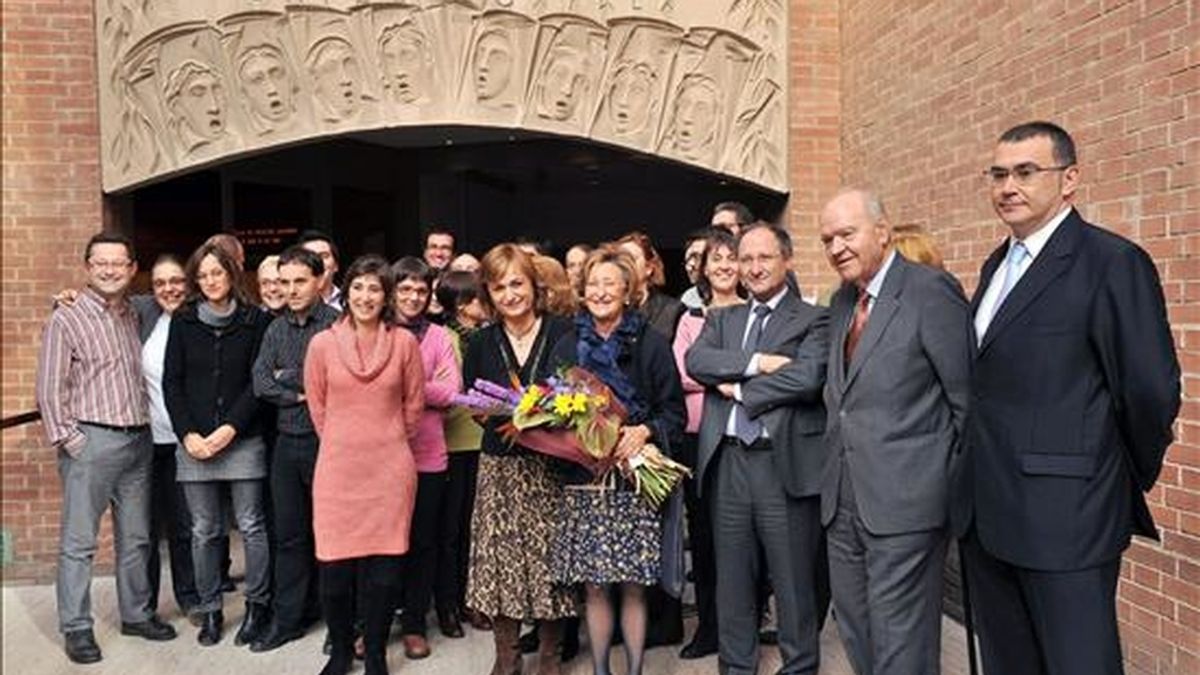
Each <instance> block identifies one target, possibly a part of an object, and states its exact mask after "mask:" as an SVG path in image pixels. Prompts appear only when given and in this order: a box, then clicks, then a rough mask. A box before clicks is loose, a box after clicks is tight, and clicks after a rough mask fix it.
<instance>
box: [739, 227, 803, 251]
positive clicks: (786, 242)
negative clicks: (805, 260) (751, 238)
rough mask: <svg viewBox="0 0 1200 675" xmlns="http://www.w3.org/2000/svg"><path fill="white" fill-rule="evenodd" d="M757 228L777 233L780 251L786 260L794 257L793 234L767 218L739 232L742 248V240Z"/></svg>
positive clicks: (776, 238)
mask: <svg viewBox="0 0 1200 675" xmlns="http://www.w3.org/2000/svg"><path fill="white" fill-rule="evenodd" d="M755 230H767V231H768V232H770V233H771V234H773V235H775V240H776V241H778V242H779V252H780V253H781V254H783V258H784V260H788V259H790V258H791V257H792V235H790V234H788V231H787V230H785V229H783V228H782V227H780V226H778V225H776V224H775V223H768V222H766V221H765V220H760V221H758V222H756V223H754V224H753V225H751V226H750V227H747V228H745V229H743V230H742V231H741V233H740V234H738V238H737V245H738V248H741V246H742V240H743V239H745V238H746V235H748V234H750V233H751V232H754V231H755Z"/></svg>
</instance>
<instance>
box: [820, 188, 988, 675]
mask: <svg viewBox="0 0 1200 675" xmlns="http://www.w3.org/2000/svg"><path fill="white" fill-rule="evenodd" d="M820 223H821V242H822V244H824V247H825V255H826V256H827V257H828V258H829V262H830V264H831V265H832V266H833V267H834V269H836V270H837V272H838V275H839V276H841V278H842V286H841V288H840V289H839V290H838V291H837V293H835V294H834V296H833V300H832V302H831V303H830V312H829V314H830V326H831V328H830V332H831V334H832V336H833V339H832V341H831V344H830V352H829V377H828V379H827V381H826V383H825V407H826V409H827V410H828V411H829V422H828V426H827V431H826V439H827V440H828V442H829V450H830V454H831V457H830V459H829V462H828V463H827V464H826V467H825V479H824V481H823V484H822V489H821V523H822V524H823V525H824V526H825V527H826V528H827V529H826V536H827V538H828V542H829V544H828V545H829V575H830V582H831V587H832V590H833V602H834V608H835V611H836V612H837V619H838V633H839V634H840V635H841V637H842V642H843V644H845V646H846V652H847V654H848V656H849V657H850V663H851V665H852V666H853V667H854V671H855V672H856V673H858V675H884V674H894V675H909V674H911V673H921V674H922V675H936V674H937V673H938V672H939V670H940V659H941V635H942V622H941V607H942V562H943V560H944V559H945V554H946V524H947V513H948V508H947V507H948V502H947V494H948V492H949V476H948V472H949V467H950V466H951V464H952V463H954V462H955V461H956V460H957V458H958V454H959V448H960V439H961V434H962V429H963V422H964V420H965V418H966V414H967V400H968V399H969V398H970V394H969V391H968V386H969V380H970V365H971V326H970V319H969V316H968V311H967V299H966V297H965V296H964V295H963V292H962V288H961V287H960V286H959V284H958V281H956V280H955V279H954V277H952V276H950V275H949V274H947V273H945V272H943V271H941V270H937V269H933V268H931V267H925V266H922V265H917V264H915V263H911V262H909V261H907V260H905V259H904V258H903V257H902V256H900V255H898V254H897V253H896V251H895V250H894V249H893V248H892V232H891V225H890V224H889V223H888V219H887V214H886V212H885V211H884V208H883V203H882V202H881V201H880V199H879V198H878V197H877V196H875V195H874V194H872V193H870V192H867V191H864V190H853V189H849V190H843V191H842V192H840V193H838V195H837V196H835V197H834V198H833V199H832V200H831V201H830V202H829V204H827V205H826V206H825V208H824V210H823V211H822V212H821V218H820Z"/></svg>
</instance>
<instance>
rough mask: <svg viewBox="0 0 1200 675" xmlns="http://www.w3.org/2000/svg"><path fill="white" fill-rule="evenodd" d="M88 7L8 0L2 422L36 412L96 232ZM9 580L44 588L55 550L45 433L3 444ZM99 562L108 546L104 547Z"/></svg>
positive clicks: (26, 430)
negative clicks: (56, 304)
mask: <svg viewBox="0 0 1200 675" xmlns="http://www.w3.org/2000/svg"><path fill="white" fill-rule="evenodd" d="M92 5H93V3H92V2H91V1H90V0H58V1H56V2H47V1H46V0H39V1H36V2H35V1H30V0H5V1H4V5H3V15H2V19H0V22H2V26H3V27H2V31H3V64H4V70H3V102H4V104H3V111H4V112H3V122H4V126H3V138H4V141H3V205H2V208H0V214H2V220H0V224H2V228H0V240H2V241H3V260H2V264H0V269H2V272H0V274H2V277H0V279H2V280H0V284H2V285H3V293H0V303H2V304H0V318H2V319H3V321H2V322H0V323H2V325H3V334H2V345H3V352H2V354H0V358H2V362H3V369H2V371H3V403H2V405H0V408H2V411H3V415H4V416H5V417H8V416H10V415H14V414H17V413H21V412H26V411H29V410H33V408H34V399H33V390H34V373H35V367H36V366H35V364H36V361H37V352H38V345H39V343H40V341H41V338H40V334H41V328H42V323H43V321H44V320H45V318H46V316H47V314H48V311H49V298H50V295H51V293H52V291H53V290H54V289H58V288H62V287H63V286H64V285H65V284H73V285H75V286H78V285H79V284H80V283H81V281H82V272H83V267H82V265H83V258H82V255H83V251H82V249H83V245H84V243H85V242H86V241H87V238H88V237H89V236H91V235H92V234H93V233H94V232H96V231H97V230H99V229H100V227H101V219H102V218H101V196H100V154H99V153H100V147H99V143H100V129H99V125H98V123H97V117H96V74H95V48H94V46H93V35H94V32H93V29H92V21H93V18H92ZM0 491H2V492H3V497H2V499H0V526H3V527H4V528H5V529H6V530H8V531H9V534H10V536H11V539H10V541H11V542H12V556H13V558H12V563H11V564H9V565H7V566H6V567H4V569H3V574H4V579H5V581H10V580H31V579H36V580H47V579H50V578H52V575H53V572H54V565H53V563H54V559H55V556H56V553H57V541H58V518H59V510H58V500H59V487H58V475H57V468H56V462H55V454H54V452H53V451H52V450H50V449H48V448H47V447H46V444H45V441H44V439H43V437H42V434H41V425H40V424H31V425H26V426H23V427H18V428H15V429H10V430H8V431H5V432H3V436H0ZM101 550H102V551H107V553H103V554H102V560H109V559H111V546H109V545H108V544H107V543H102V545H101Z"/></svg>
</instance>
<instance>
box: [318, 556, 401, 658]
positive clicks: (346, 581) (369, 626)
mask: <svg viewBox="0 0 1200 675" xmlns="http://www.w3.org/2000/svg"><path fill="white" fill-rule="evenodd" d="M317 569H318V570H319V574H320V578H321V581H320V589H321V609H322V611H323V613H324V615H325V622H326V624H327V625H328V626H329V639H330V642H331V644H332V648H333V656H334V658H335V659H339V660H343V661H345V660H348V658H349V654H350V650H351V648H352V647H351V645H352V644H353V642H354V618H355V614H356V610H357V613H359V614H361V615H362V617H363V623H364V627H363V638H364V640H365V642H366V648H367V655H368V658H370V657H371V656H372V655H375V656H383V655H384V648H385V644H386V642H387V635H388V629H389V628H390V627H391V625H392V612H393V611H394V610H395V608H396V599H397V596H398V594H399V592H400V577H401V575H402V574H403V573H404V558H403V556H398V555H374V556H366V557H363V558H349V559H347V560H336V561H332V562H322V563H319V564H318V566H317Z"/></svg>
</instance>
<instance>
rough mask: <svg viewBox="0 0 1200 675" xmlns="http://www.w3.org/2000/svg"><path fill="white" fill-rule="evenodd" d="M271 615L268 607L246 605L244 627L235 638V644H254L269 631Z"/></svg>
mask: <svg viewBox="0 0 1200 675" xmlns="http://www.w3.org/2000/svg"><path fill="white" fill-rule="evenodd" d="M267 614H269V612H268V610H267V606H266V605H260V604H259V603H257V602H247V603H246V616H244V617H242V627H241V628H239V629H238V632H237V635H235V636H234V638H233V644H235V645H237V646H239V647H240V646H242V645H246V644H254V643H255V642H257V641H258V639H259V638H261V637H262V636H263V633H265V632H266V630H267V625H268V623H269V621H268V619H267Z"/></svg>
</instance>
